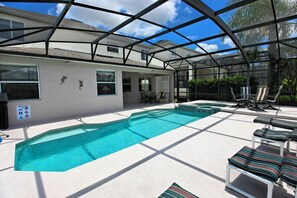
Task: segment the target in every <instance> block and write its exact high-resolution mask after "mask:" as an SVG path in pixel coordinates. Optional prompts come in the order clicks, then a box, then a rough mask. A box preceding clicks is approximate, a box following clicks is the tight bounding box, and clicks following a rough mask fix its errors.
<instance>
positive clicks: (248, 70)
mask: <svg viewBox="0 0 297 198" xmlns="http://www.w3.org/2000/svg"><path fill="white" fill-rule="evenodd" d="M246 76H247V79H246V86H247V87H250V64H247V71H246Z"/></svg>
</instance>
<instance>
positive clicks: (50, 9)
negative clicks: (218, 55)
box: [1, 0, 233, 51]
mask: <svg viewBox="0 0 297 198" xmlns="http://www.w3.org/2000/svg"><path fill="white" fill-rule="evenodd" d="M77 1H78V2H81V3H86V4H90V5H94V6H98V7H104V8H108V9H114V10H117V11H121V12H127V13H137V12H138V11H139V10H141V9H143V8H144V7H146V6H148V5H149V4H151V3H153V2H154V1H155V0H146V1H139V0H113V1H112V3H111V1H110V0H101V1H97V0H77ZM134 1H135V2H134ZM228 1H229V0H203V2H204V3H206V4H207V5H208V6H209V7H211V8H212V9H214V10H219V9H221V8H223V7H225V6H226V5H227V4H228ZM125 2H127V3H128V2H129V4H125ZM140 2H141V3H140ZM144 2H145V3H146V4H145V3H144ZM1 4H2V5H4V6H7V7H13V8H17V9H23V10H27V11H32V12H38V13H42V14H51V15H58V13H59V12H60V11H61V10H62V9H63V5H62V4H61V5H58V4H54V3H53V4H51V3H5V2H4V3H1ZM94 15H96V16H97V17H93V16H94ZM91 16H92V17H91ZM199 16H202V14H201V13H199V12H198V11H196V10H194V9H193V8H191V7H190V6H188V5H187V4H185V3H184V2H182V1H180V0H171V1H168V2H167V3H165V4H163V5H161V6H160V7H159V8H157V9H156V10H155V11H154V12H151V13H148V14H147V15H145V16H143V18H145V19H148V20H151V21H154V22H156V23H159V24H161V25H164V26H168V27H174V26H176V25H179V24H181V23H183V22H186V21H190V20H192V19H194V18H197V17H199ZM66 17H67V18H73V19H76V20H80V21H82V22H84V23H87V24H89V25H93V26H96V27H99V28H102V29H104V30H110V29H112V28H113V27H115V26H116V25H118V24H120V23H121V22H123V21H124V20H126V19H127V18H125V17H119V16H117V15H111V14H109V15H107V14H106V13H102V12H98V11H92V10H87V9H82V8H79V7H75V6H72V7H71V9H70V10H69V12H68V14H67V15H66ZM163 30H164V29H162V28H160V27H157V26H154V25H150V24H146V23H143V22H141V21H135V22H133V23H131V24H130V25H128V26H127V27H125V28H123V29H121V30H119V31H118V32H117V33H120V34H124V35H130V36H134V37H137V38H144V37H146V36H150V35H153V34H155V33H158V32H161V31H163ZM178 32H179V33H181V34H183V35H185V36H186V37H187V38H189V39H192V40H197V39H201V38H204V37H208V36H213V35H216V34H218V33H220V32H221V31H220V29H219V28H218V27H217V26H216V25H215V24H214V23H213V22H212V21H211V20H210V19H207V20H204V21H201V22H199V23H197V24H193V25H191V26H188V27H184V28H182V29H179V30H178ZM159 40H170V41H172V42H174V43H177V44H181V43H185V42H188V40H186V39H184V38H182V37H180V36H178V35H177V34H174V33H169V34H166V35H163V36H161V37H158V38H155V39H152V40H150V41H152V42H157V41H159ZM200 44H201V46H203V47H205V48H206V49H207V50H208V51H217V50H221V49H227V48H231V47H233V46H232V45H233V43H232V41H231V40H230V39H227V40H226V41H225V43H223V42H222V39H216V40H212V41H208V42H203V43H200ZM189 47H190V48H194V47H195V46H194V45H191V46H189Z"/></svg>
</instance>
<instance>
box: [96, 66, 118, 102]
mask: <svg viewBox="0 0 297 198" xmlns="http://www.w3.org/2000/svg"><path fill="white" fill-rule="evenodd" d="M98 71H101V72H114V84H115V90H114V91H115V93H114V94H104V95H99V94H98V84H111V83H113V82H98V81H97V72H98ZM96 85H97V86H96V91H97V96H100V97H101V96H115V95H117V93H118V91H117V71H115V70H108V69H97V70H96Z"/></svg>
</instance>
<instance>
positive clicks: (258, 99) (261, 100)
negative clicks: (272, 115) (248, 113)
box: [249, 87, 269, 111]
mask: <svg viewBox="0 0 297 198" xmlns="http://www.w3.org/2000/svg"><path fill="white" fill-rule="evenodd" d="M268 91H269V88H268V87H259V88H258V89H257V93H256V96H255V97H254V98H253V99H251V100H250V101H249V102H250V103H252V104H253V107H249V109H250V110H254V111H264V109H263V108H262V107H260V106H259V105H260V104H267V96H268Z"/></svg>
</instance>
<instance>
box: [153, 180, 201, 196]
mask: <svg viewBox="0 0 297 198" xmlns="http://www.w3.org/2000/svg"><path fill="white" fill-rule="evenodd" d="M158 198H198V197H197V196H196V195H194V194H192V193H191V192H189V191H187V190H185V189H184V188H182V187H181V186H179V185H178V184H177V183H173V184H172V185H171V186H170V187H169V188H168V189H167V190H166V191H165V192H163V193H162V194H161V195H160V196H159V197H158Z"/></svg>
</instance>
